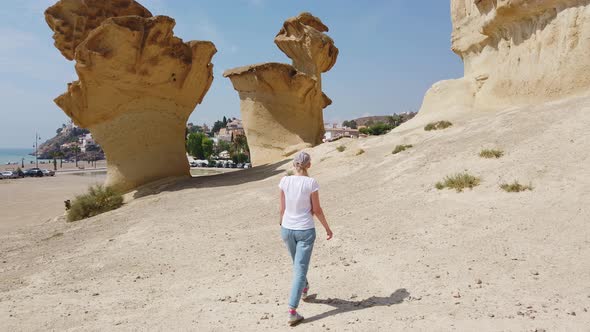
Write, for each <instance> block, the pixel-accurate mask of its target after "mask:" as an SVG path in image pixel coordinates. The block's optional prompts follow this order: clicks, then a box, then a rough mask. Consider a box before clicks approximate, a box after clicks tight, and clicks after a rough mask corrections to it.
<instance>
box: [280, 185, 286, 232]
mask: <svg viewBox="0 0 590 332" xmlns="http://www.w3.org/2000/svg"><path fill="white" fill-rule="evenodd" d="M284 214H285V192H284V191H282V190H281V203H280V207H279V225H282V224H283V215H284Z"/></svg>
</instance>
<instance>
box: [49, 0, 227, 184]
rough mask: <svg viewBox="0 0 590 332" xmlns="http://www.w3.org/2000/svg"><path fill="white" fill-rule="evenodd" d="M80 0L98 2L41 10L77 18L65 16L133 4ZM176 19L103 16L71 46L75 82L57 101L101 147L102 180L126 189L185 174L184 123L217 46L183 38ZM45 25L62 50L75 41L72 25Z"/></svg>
mask: <svg viewBox="0 0 590 332" xmlns="http://www.w3.org/2000/svg"><path fill="white" fill-rule="evenodd" d="M62 2H64V3H67V4H70V3H71V1H62ZM62 2H60V3H62ZM78 2H79V3H82V4H85V6H90V5H94V4H100V5H99V6H98V5H97V7H90V8H86V7H85V6H82V8H86V9H85V10H76V11H68V10H62V11H59V12H56V10H57V9H55V8H62V9H63V8H66V9H67V8H69V7H67V6H65V5H62V6H61V7H60V3H58V5H56V6H54V7H51V8H50V9H49V10H48V11H47V12H46V16H47V21H48V22H57V21H59V20H60V19H58V18H57V17H60V18H62V19H61V20H63V21H68V20H72V21H77V20H79V19H78V18H72V17H70V16H71V15H84V14H85V13H90V12H92V13H96V12H99V13H104V10H102V9H101V8H102V6H106V5H105V3H110V4H111V6H113V7H112V8H120V7H119V5H120V4H121V3H123V4H130V3H133V4H135V3H134V2H131V1H106V2H92V1H86V2H82V1H78ZM135 6H139V5H137V4H135ZM110 8H111V7H110ZM133 8H140V7H133ZM141 8H143V7H141ZM74 12H75V14H74ZM110 13H116V11H115V10H113V11H110ZM124 13H125V14H127V13H129V12H128V11H125V12H124ZM144 13H146V14H147V11H146V12H144ZM106 16H108V15H103V16H101V17H103V18H105V17H106ZM63 18H67V19H63ZM174 24H175V22H174V20H173V19H171V18H169V17H166V16H156V17H149V18H145V17H141V16H137V15H134V16H118V17H111V18H106V19H104V20H102V21H101V22H100V23H99V25H98V27H96V28H95V29H93V30H91V31H87V30H84V29H83V30H81V31H84V34H85V37H84V38H83V40H81V41H77V42H76V43H75V44H74V45H73V46H72V47H74V49H75V51H74V53H73V54H74V59H75V60H76V72H77V73H78V76H79V78H80V80H79V81H76V82H73V83H71V84H69V85H68V91H67V92H66V93H65V94H63V95H61V96H60V97H58V98H57V99H56V100H55V102H56V103H57V105H59V107H61V108H62V109H63V111H64V112H65V113H66V114H67V115H68V116H70V117H71V118H72V119H73V120H74V122H75V123H76V124H78V125H79V126H81V127H84V128H88V129H90V131H91V132H92V133H93V136H94V137H95V139H96V140H97V142H98V143H99V144H100V145H101V146H102V147H103V149H104V151H105V153H106V156H107V160H108V180H107V184H108V185H113V186H116V187H117V188H119V189H122V190H128V189H131V188H134V187H137V186H139V185H142V184H145V183H147V182H150V181H153V180H156V179H159V178H163V177H168V176H188V175H189V166H188V163H187V159H186V155H185V147H184V141H185V140H184V133H185V129H184V128H185V125H186V122H187V120H188V117H189V115H190V114H191V113H192V111H193V110H194V108H195V107H196V105H197V104H199V103H200V102H201V101H202V100H203V98H204V96H205V94H206V92H207V91H208V89H209V87H210V86H211V83H212V81H213V73H212V69H213V65H212V64H211V63H210V61H211V58H212V56H213V54H214V53H215V52H216V50H215V46H214V45H213V44H212V43H211V42H207V41H191V42H188V43H184V42H183V41H182V40H181V39H179V38H176V37H174V34H173V31H172V30H173V27H174ZM50 27H52V28H55V29H56V37H55V38H56V45H57V46H58V48H60V49H62V52H64V50H65V53H67V51H68V50H69V48H68V47H69V46H67V47H66V46H64V47H63V48H62V45H63V41H65V40H74V39H75V38H73V37H72V36H74V35H76V33H73V32H72V31H76V30H75V29H74V30H71V31H70V30H64V29H61V28H59V25H52V24H50ZM64 31H65V32H64ZM80 39H81V38H80ZM75 40H78V39H75ZM66 57H67V56H66Z"/></svg>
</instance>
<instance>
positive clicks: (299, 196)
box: [279, 175, 320, 231]
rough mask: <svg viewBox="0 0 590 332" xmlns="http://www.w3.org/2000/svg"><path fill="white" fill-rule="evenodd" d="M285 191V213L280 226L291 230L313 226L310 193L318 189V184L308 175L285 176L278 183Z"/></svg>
mask: <svg viewBox="0 0 590 332" xmlns="http://www.w3.org/2000/svg"><path fill="white" fill-rule="evenodd" d="M279 188H281V190H282V191H283V192H284V193H285V214H283V221H282V226H283V227H285V228H287V229H291V230H296V231H300V230H306V229H312V228H315V225H314V222H313V215H312V213H311V193H313V192H314V191H318V190H319V189H320V185H319V184H318V182H317V181H316V180H315V179H314V178H310V177H308V176H299V175H292V176H285V177H283V178H282V179H281V182H280V183H279Z"/></svg>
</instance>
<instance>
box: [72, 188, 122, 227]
mask: <svg viewBox="0 0 590 332" xmlns="http://www.w3.org/2000/svg"><path fill="white" fill-rule="evenodd" d="M122 205H123V196H122V195H121V194H120V193H118V192H116V191H115V190H114V189H112V188H111V187H103V186H102V185H96V186H93V187H90V188H88V193H87V194H83V195H80V196H76V198H75V199H74V201H73V202H72V205H71V207H70V209H69V210H68V221H70V222H71V221H76V220H82V219H86V218H90V217H94V216H96V215H99V214H101V213H104V212H107V211H111V210H115V209H118V208H119V207H121V206H122Z"/></svg>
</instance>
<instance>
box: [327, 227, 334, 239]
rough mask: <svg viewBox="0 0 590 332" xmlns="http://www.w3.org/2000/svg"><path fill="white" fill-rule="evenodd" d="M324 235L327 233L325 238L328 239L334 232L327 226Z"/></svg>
mask: <svg viewBox="0 0 590 332" xmlns="http://www.w3.org/2000/svg"><path fill="white" fill-rule="evenodd" d="M326 235H327V238H326V240H329V239H331V238H332V236H334V233H332V230H331V229H329V228H328V229H326Z"/></svg>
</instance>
